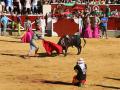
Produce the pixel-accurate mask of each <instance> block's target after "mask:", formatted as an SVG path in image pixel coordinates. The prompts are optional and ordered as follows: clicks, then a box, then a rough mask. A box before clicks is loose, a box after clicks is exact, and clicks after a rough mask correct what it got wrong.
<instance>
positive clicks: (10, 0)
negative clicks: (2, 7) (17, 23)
mask: <svg viewBox="0 0 120 90" xmlns="http://www.w3.org/2000/svg"><path fill="white" fill-rule="evenodd" d="M6 5H7V6H6V10H7V12H8V13H11V12H12V11H13V0H6Z"/></svg>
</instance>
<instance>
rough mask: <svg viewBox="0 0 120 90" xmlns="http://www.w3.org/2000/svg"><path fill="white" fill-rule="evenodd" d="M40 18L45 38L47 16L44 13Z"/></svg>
mask: <svg viewBox="0 0 120 90" xmlns="http://www.w3.org/2000/svg"><path fill="white" fill-rule="evenodd" d="M40 20H41V28H42V38H44V36H45V27H46V22H45V18H44V16H43V15H42V16H41V17H40Z"/></svg>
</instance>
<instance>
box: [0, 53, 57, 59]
mask: <svg viewBox="0 0 120 90" xmlns="http://www.w3.org/2000/svg"><path fill="white" fill-rule="evenodd" d="M0 54H1V55H5V56H17V57H21V58H24V59H26V58H27V57H28V56H27V55H20V54H10V53H9V54H8V53H0ZM57 55H58V54H57V53H53V54H52V55H48V54H47V53H38V55H37V56H30V57H55V56H57ZM30 57H29V58H30Z"/></svg>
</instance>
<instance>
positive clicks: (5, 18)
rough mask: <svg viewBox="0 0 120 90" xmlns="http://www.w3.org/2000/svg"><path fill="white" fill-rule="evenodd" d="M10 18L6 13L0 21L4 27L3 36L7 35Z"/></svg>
mask: <svg viewBox="0 0 120 90" xmlns="http://www.w3.org/2000/svg"><path fill="white" fill-rule="evenodd" d="M8 21H9V19H8V17H6V15H5V13H4V14H3V15H2V18H1V20H0V22H1V25H2V30H1V35H6V30H7V25H8Z"/></svg>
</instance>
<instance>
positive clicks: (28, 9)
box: [25, 0, 31, 14]
mask: <svg viewBox="0 0 120 90" xmlns="http://www.w3.org/2000/svg"><path fill="white" fill-rule="evenodd" d="M25 8H26V13H27V14H30V13H31V0H25Z"/></svg>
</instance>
